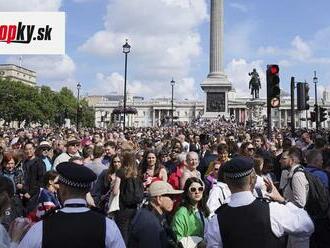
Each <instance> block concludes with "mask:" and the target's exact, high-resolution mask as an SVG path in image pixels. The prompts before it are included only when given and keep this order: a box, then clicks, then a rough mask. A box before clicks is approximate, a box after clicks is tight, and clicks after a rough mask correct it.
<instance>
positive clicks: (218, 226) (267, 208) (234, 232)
mask: <svg viewBox="0 0 330 248" xmlns="http://www.w3.org/2000/svg"><path fill="white" fill-rule="evenodd" d="M253 167H254V163H253V161H252V160H251V159H249V158H245V157H235V158H233V159H232V160H230V161H228V162H226V163H225V164H224V165H223V171H224V173H225V174H224V175H225V182H226V183H227V184H228V186H229V188H230V190H231V192H232V195H231V200H230V202H229V203H228V204H224V205H223V206H221V207H220V208H219V209H218V210H217V211H216V215H215V216H213V217H212V219H211V220H210V221H209V222H208V223H207V224H206V228H205V239H206V241H207V247H209V248H220V247H221V248H222V247H230V248H236V247H237V248H239V247H247V246H248V247H253V248H259V247H260V248H264V247H267V248H272V247H284V245H285V244H284V241H283V237H284V236H285V235H287V234H292V235H295V236H299V237H309V236H310V235H311V234H312V233H313V231H314V225H313V222H312V220H311V219H310V217H309V216H308V214H307V212H306V211H305V210H304V209H302V208H298V207H296V206H295V205H294V204H292V203H290V202H289V203H286V202H285V199H284V198H283V197H282V196H281V195H280V194H279V193H278V191H277V190H276V188H275V187H274V185H273V184H272V182H271V181H268V186H269V189H268V192H270V193H269V197H270V198H271V199H273V200H275V201H277V202H270V203H268V202H265V201H262V200H258V199H256V198H255V197H254V196H253V194H252V189H253V188H254V185H255V180H256V175H255V172H254V169H253Z"/></svg>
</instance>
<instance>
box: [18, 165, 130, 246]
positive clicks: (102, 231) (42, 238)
mask: <svg viewBox="0 0 330 248" xmlns="http://www.w3.org/2000/svg"><path fill="white" fill-rule="evenodd" d="M57 171H58V173H59V183H60V184H64V185H67V186H70V187H73V188H82V189H83V188H84V189H88V188H90V186H91V183H92V182H93V181H94V180H95V179H96V175H95V173H94V172H93V171H91V170H90V169H88V168H87V167H85V166H80V165H76V164H74V163H71V162H64V163H61V164H59V165H58V166H57ZM63 206H64V207H63V208H62V209H60V210H59V211H57V212H56V213H54V214H51V215H49V216H47V217H46V218H45V219H44V220H42V221H40V222H37V223H36V224H34V225H33V226H32V227H31V229H30V230H29V231H28V233H27V234H26V235H25V237H24V238H23V240H22V241H21V242H20V244H19V246H18V247H19V248H23V247H24V248H26V247H29V248H41V247H42V248H52V247H61V248H62V247H63V248H66V247H70V248H85V247H86V248H87V247H93V248H94V247H106V248H109V247H111V248H123V247H125V243H124V241H123V239H122V236H121V233H120V231H119V229H118V227H117V225H116V224H115V222H113V221H112V220H110V219H108V218H106V217H105V216H103V215H101V214H99V213H97V212H95V211H93V210H90V209H89V208H88V207H87V203H86V200H85V199H82V198H79V199H67V200H66V201H65V202H64V204H63Z"/></svg>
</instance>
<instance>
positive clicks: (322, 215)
mask: <svg viewBox="0 0 330 248" xmlns="http://www.w3.org/2000/svg"><path fill="white" fill-rule="evenodd" d="M300 155H301V151H300V150H299V149H297V148H291V149H289V150H288V151H286V152H284V153H283V154H282V158H281V165H282V167H283V169H288V171H289V174H288V178H287V183H286V185H285V187H284V188H283V194H284V197H285V198H286V200H289V201H291V202H293V203H295V204H296V205H298V206H299V207H302V208H305V210H306V211H307V213H308V214H309V215H310V217H311V219H312V220H313V223H314V226H315V231H314V233H313V234H312V236H311V237H310V242H307V240H302V239H301V238H298V237H291V236H290V238H289V241H288V247H311V248H323V247H324V248H325V247H330V236H329V233H330V198H329V191H328V189H327V188H326V187H325V185H324V183H323V182H322V181H321V180H320V178H319V177H318V176H316V175H314V174H313V173H312V172H311V171H310V170H309V168H308V167H307V168H304V167H303V166H301V165H300V164H299V162H300V161H301V160H300V157H301V156H300Z"/></svg>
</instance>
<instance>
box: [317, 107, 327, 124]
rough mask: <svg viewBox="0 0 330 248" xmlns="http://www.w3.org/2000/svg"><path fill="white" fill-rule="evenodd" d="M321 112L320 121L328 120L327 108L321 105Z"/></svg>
mask: <svg viewBox="0 0 330 248" xmlns="http://www.w3.org/2000/svg"><path fill="white" fill-rule="evenodd" d="M319 113H320V122H323V121H326V120H327V109H326V108H322V107H320V109H319Z"/></svg>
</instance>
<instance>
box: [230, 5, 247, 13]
mask: <svg viewBox="0 0 330 248" xmlns="http://www.w3.org/2000/svg"><path fill="white" fill-rule="evenodd" d="M229 6H230V7H232V8H234V9H238V10H240V11H242V12H243V13H246V12H248V8H247V6H245V5H244V4H240V3H230V4H229Z"/></svg>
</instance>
